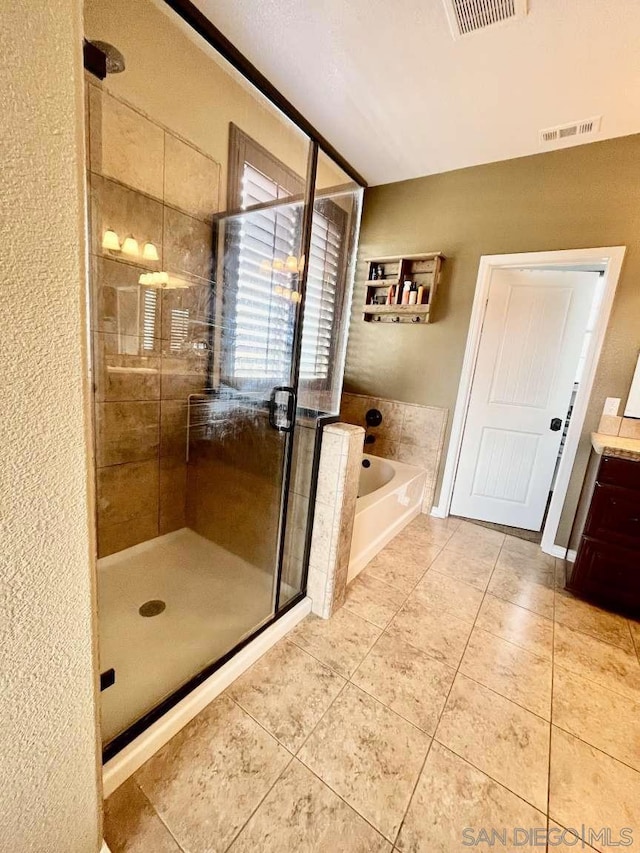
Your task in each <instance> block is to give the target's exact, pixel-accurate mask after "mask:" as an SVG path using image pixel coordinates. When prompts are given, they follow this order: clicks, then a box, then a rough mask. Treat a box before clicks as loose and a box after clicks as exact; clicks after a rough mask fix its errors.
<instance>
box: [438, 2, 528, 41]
mask: <svg viewBox="0 0 640 853" xmlns="http://www.w3.org/2000/svg"><path fill="white" fill-rule="evenodd" d="M442 2H443V3H444V8H445V11H446V13H447V18H448V19H449V26H450V27H451V34H452V36H453V37H454V39H459V38H461V36H468V35H471V33H475V32H477V31H478V30H484V29H486V27H492V26H493V25H494V24H502V23H504V22H505V21H517V20H519V19H520V18H524V17H525V15H526V14H527V0H442Z"/></svg>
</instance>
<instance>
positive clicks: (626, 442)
mask: <svg viewBox="0 0 640 853" xmlns="http://www.w3.org/2000/svg"><path fill="white" fill-rule="evenodd" d="M591 444H592V445H593V449H594V450H595V452H596V453H597V454H598V455H600V456H602V455H603V454H604V455H605V456H619V457H621V458H622V459H632V460H633V461H634V462H640V438H623V437H622V436H619V435H605V434H604V433H602V432H592V433H591Z"/></svg>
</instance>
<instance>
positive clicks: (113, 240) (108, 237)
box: [102, 228, 120, 252]
mask: <svg viewBox="0 0 640 853" xmlns="http://www.w3.org/2000/svg"><path fill="white" fill-rule="evenodd" d="M102 248H103V249H105V251H107V252H119V251H120V238H119V237H118V235H117V234H116V232H115V231H113V229H111V228H107V230H106V231H105V232H104V234H103V235H102Z"/></svg>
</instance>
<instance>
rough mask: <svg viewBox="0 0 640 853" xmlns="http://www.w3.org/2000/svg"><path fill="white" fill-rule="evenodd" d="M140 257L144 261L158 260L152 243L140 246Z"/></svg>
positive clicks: (156, 251)
mask: <svg viewBox="0 0 640 853" xmlns="http://www.w3.org/2000/svg"><path fill="white" fill-rule="evenodd" d="M142 257H143V258H144V259H145V261H159V260H160V257H159V255H158V250H157V249H156V247H155V245H154V244H153V243H150V242H148V243H145V244H144V246H143V247H142Z"/></svg>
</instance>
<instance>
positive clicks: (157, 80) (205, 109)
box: [85, 0, 340, 209]
mask: <svg viewBox="0 0 640 853" xmlns="http://www.w3.org/2000/svg"><path fill="white" fill-rule="evenodd" d="M162 5H163V4H161V3H155V2H153V0H136V2H135V3H132V2H131V0H86V2H85V33H86V35H87V38H92V39H98V40H101V41H107V42H110V43H111V44H114V45H115V46H116V47H117V48H118V50H120V51H121V52H122V53H123V54H124V57H125V61H126V66H127V67H126V70H125V71H124V72H123V73H122V74H116V75H110V76H108V77H107V79H106V81H105V84H104V85H105V88H106V89H107V90H108V91H110V92H112V93H113V94H114V95H117V96H119V97H121V98H124V99H125V100H126V101H128V102H129V103H131V104H133V105H134V106H135V107H137V108H138V109H141V110H143V111H144V112H146V113H147V115H149V116H150V117H152V118H153V119H154V120H155V121H158V122H161V123H162V124H164V125H165V127H167V128H169V129H170V130H172V131H174V132H176V133H179V134H181V135H182V136H183V137H184V138H185V139H186V140H188V141H189V142H191V143H192V144H193V145H196V146H197V147H199V148H200V149H201V150H202V151H203V152H204V153H205V154H207V155H209V156H210V157H213V159H214V160H216V161H217V162H218V163H220V164H221V167H222V173H221V182H220V193H221V195H220V209H224V207H225V200H226V185H227V160H228V145H229V122H234V123H235V124H237V125H239V126H240V127H241V128H242V130H244V131H245V133H248V134H249V136H251V137H253V138H254V139H255V140H257V141H258V142H260V144H262V145H264V146H265V148H267V149H268V150H269V151H270V152H271V153H272V154H274V155H275V156H276V157H278V158H279V159H280V160H282V162H284V163H285V164H286V165H287V166H289V167H290V168H292V169H294V170H295V171H296V172H297V173H298V174H299V175H301V176H303V177H304V176H305V175H306V168H307V157H308V154H309V140H308V138H307V137H306V136H305V134H303V133H302V132H301V131H300V130H299V129H298V128H297V127H296V126H295V125H293V124H292V123H291V122H289V121H288V120H287V119H286V118H285V117H284V116H283V115H282V114H281V113H279V112H278V111H277V110H276V109H275V108H274V107H273V106H271V105H270V104H269V102H268V101H267V100H266V99H264V98H263V97H262V96H261V95H260V94H259V93H258V92H257V90H255V89H254V88H253V87H251V86H250V85H249V84H248V83H247V82H246V81H244V80H243V78H242V77H241V76H240V75H239V74H238V73H237V72H235V71H234V70H233V69H232V68H231V66H229V65H227V64H226V63H224V60H222V59H221V58H220V57H218V55H217V54H216V52H215V51H214V50H213V49H212V48H209V47H208V46H207V45H206V43H205V42H204V41H203V40H202V39H201V38H200V37H199V36H197V35H196V34H195V33H192V32H191V31H190V30H189V29H188V28H187V27H186V25H185V24H183V22H182V21H181V19H180V18H179V17H178V15H176V14H175V13H174V12H173V11H172V10H170V9H169V8H168V7H166V6H165V7H164V8H161V6H162ZM318 171H319V176H318V182H319V184H320V186H331V185H334V184H336V183H339V180H338V176H339V175H340V173H339V170H337V169H336V168H334V167H332V165H331V164H330V163H329V162H328V161H327V160H325V159H323V160H322V161H321V162H320V163H319V167H318Z"/></svg>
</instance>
